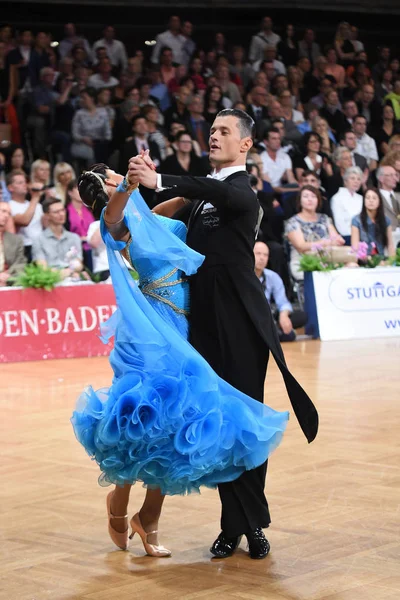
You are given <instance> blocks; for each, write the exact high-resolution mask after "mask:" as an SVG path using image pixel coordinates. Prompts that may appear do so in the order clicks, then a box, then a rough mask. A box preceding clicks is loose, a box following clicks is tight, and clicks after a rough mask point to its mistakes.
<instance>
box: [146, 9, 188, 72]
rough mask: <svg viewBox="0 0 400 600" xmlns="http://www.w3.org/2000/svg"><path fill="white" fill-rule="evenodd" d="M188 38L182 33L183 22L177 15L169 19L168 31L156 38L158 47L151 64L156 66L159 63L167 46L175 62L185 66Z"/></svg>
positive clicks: (154, 50) (154, 51)
mask: <svg viewBox="0 0 400 600" xmlns="http://www.w3.org/2000/svg"><path fill="white" fill-rule="evenodd" d="M186 42H187V38H186V37H185V36H184V35H182V32H181V20H180V18H179V17H177V16H176V15H174V16H172V17H171V18H170V19H169V23H168V29H167V30H166V31H164V32H163V33H159V34H158V35H157V36H156V45H155V46H154V49H153V53H152V55H151V62H152V63H153V64H155V65H157V64H158V63H159V59H160V52H161V50H162V48H164V47H165V46H166V47H167V48H171V50H172V55H173V61H174V63H176V64H178V65H182V64H185V58H186V56H187V55H186V51H185V52H184V51H183V49H184V47H185V46H186Z"/></svg>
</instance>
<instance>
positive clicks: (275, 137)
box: [267, 131, 281, 152]
mask: <svg viewBox="0 0 400 600" xmlns="http://www.w3.org/2000/svg"><path fill="white" fill-rule="evenodd" d="M267 147H268V149H269V150H272V151H273V152H276V151H277V150H279V148H280V147H281V136H280V133H275V131H270V132H269V134H268V139H267Z"/></svg>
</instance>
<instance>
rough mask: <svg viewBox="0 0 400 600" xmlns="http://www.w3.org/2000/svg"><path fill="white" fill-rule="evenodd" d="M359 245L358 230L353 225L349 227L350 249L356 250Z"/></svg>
mask: <svg viewBox="0 0 400 600" xmlns="http://www.w3.org/2000/svg"><path fill="white" fill-rule="evenodd" d="M359 243H360V230H359V229H358V227H356V226H355V225H352V226H351V247H352V248H358V244H359Z"/></svg>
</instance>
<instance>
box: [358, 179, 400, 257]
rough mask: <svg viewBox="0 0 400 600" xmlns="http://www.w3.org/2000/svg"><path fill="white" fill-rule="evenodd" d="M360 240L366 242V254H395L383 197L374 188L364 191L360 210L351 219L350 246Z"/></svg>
mask: <svg viewBox="0 0 400 600" xmlns="http://www.w3.org/2000/svg"><path fill="white" fill-rule="evenodd" d="M360 242H365V243H366V244H368V254H370V255H371V254H380V255H381V256H384V255H385V254H386V255H387V256H393V255H394V254H395V249H394V243H393V235H392V227H391V223H390V219H389V217H387V216H386V215H385V210H384V205H383V199H382V196H381V194H380V193H379V191H378V190H377V189H376V188H368V189H367V190H366V192H365V193H364V198H363V205H362V210H361V213H360V214H359V215H356V216H355V217H353V219H352V221H351V246H352V248H358V245H359V243H360Z"/></svg>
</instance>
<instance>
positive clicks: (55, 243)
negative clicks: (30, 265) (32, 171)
mask: <svg viewBox="0 0 400 600" xmlns="http://www.w3.org/2000/svg"><path fill="white" fill-rule="evenodd" d="M43 211H44V213H45V215H46V216H47V221H48V227H46V229H45V230H44V231H43V233H42V235H41V236H39V237H38V238H36V239H35V240H34V243H33V247H32V259H33V260H34V261H35V262H36V263H37V264H40V265H43V266H44V267H51V268H53V269H57V270H59V271H60V273H61V277H62V278H63V279H67V278H71V279H79V273H80V272H81V271H82V269H83V262H82V244H81V240H80V237H79V235H77V234H76V233H71V232H70V231H67V230H66V229H65V227H64V224H65V221H66V209H65V207H64V205H63V203H62V202H60V200H57V199H56V198H49V199H48V200H46V201H45V202H44V204H43Z"/></svg>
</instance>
